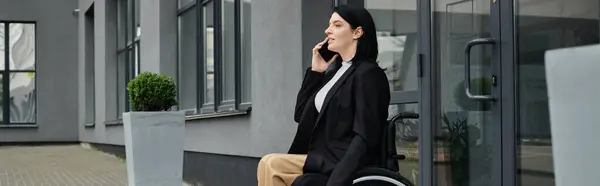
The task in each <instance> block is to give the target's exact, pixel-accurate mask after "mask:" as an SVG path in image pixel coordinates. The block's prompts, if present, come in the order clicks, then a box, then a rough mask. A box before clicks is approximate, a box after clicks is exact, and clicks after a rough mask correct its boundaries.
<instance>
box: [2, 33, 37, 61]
mask: <svg viewBox="0 0 600 186" xmlns="http://www.w3.org/2000/svg"><path fill="white" fill-rule="evenodd" d="M9 30H10V40H9V43H10V45H9V46H10V48H9V54H8V61H9V67H10V69H11V70H33V69H34V67H35V24H22V23H12V24H9Z"/></svg>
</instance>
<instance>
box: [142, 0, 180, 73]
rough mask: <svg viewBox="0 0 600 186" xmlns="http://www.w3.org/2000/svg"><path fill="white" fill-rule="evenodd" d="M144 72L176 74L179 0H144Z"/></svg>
mask: <svg viewBox="0 0 600 186" xmlns="http://www.w3.org/2000/svg"><path fill="white" fill-rule="evenodd" d="M139 2H140V28H141V36H140V45H141V46H140V68H141V72H144V71H151V72H157V73H165V74H167V75H169V76H171V77H173V78H175V77H176V75H177V1H175V0H141V1H139Z"/></svg>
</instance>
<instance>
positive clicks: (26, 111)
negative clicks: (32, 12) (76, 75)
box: [0, 21, 37, 125]
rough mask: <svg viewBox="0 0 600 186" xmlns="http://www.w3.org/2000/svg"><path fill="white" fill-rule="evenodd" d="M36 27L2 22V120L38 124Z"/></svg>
mask: <svg viewBox="0 0 600 186" xmlns="http://www.w3.org/2000/svg"><path fill="white" fill-rule="evenodd" d="M35 64H36V24H35V23H33V22H5V21H0V73H1V74H0V79H2V83H1V84H0V87H1V88H0V91H1V92H2V96H1V97H0V98H1V99H0V103H2V104H1V106H2V109H0V112H1V113H2V114H0V121H1V123H2V124H4V125H6V124H35V122H36V117H37V107H36V106H37V104H36V98H37V96H36V87H35V82H36V74H35V70H36V68H35V66H36V65H35Z"/></svg>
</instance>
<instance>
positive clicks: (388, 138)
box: [352, 112, 419, 186]
mask: <svg viewBox="0 0 600 186" xmlns="http://www.w3.org/2000/svg"><path fill="white" fill-rule="evenodd" d="M418 118H419V114H417V113H413V112H400V113H398V114H397V115H395V116H394V117H392V118H391V119H389V120H388V121H387V126H386V128H385V129H384V135H382V140H381V144H380V146H381V147H382V149H381V150H382V151H383V152H382V153H381V154H382V156H383V157H381V160H382V161H380V163H378V164H377V165H373V166H369V167H366V168H364V169H361V170H359V171H357V172H356V173H355V175H354V179H353V184H352V185H356V186H367V185H368V186H387V185H395V186H414V184H413V183H411V181H410V180H408V179H407V178H405V177H403V176H402V175H400V173H399V165H398V161H399V160H403V159H405V158H406V156H405V155H401V154H397V152H396V142H395V138H396V122H397V121H399V120H403V119H418ZM413 140H415V139H413Z"/></svg>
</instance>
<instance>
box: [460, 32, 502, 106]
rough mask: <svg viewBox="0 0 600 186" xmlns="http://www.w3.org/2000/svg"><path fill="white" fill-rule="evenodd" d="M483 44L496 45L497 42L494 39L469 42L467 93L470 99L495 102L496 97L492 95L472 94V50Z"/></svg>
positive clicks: (466, 48) (466, 66) (466, 67)
mask: <svg viewBox="0 0 600 186" xmlns="http://www.w3.org/2000/svg"><path fill="white" fill-rule="evenodd" d="M483 44H488V45H495V44H496V40H495V39H494V38H478V39H473V40H471V41H469V42H468V43H467V46H466V47H465V55H466V56H465V57H466V60H465V92H466V94H467V97H468V98H469V99H473V100H482V101H491V100H494V97H492V95H473V94H472V93H471V49H472V48H473V46H475V45H483Z"/></svg>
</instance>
